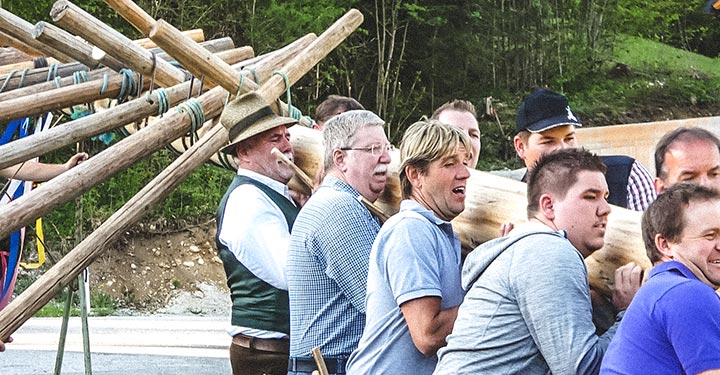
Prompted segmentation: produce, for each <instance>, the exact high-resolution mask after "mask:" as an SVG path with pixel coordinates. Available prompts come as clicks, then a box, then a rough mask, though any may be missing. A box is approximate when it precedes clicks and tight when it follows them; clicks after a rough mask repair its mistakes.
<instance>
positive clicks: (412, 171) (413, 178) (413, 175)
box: [405, 165, 422, 188]
mask: <svg viewBox="0 0 720 375" xmlns="http://www.w3.org/2000/svg"><path fill="white" fill-rule="evenodd" d="M405 175H406V176H407V179H408V181H410V185H412V186H413V187H417V188H421V187H422V181H420V175H421V173H420V169H418V168H417V167H415V166H412V165H406V166H405Z"/></svg>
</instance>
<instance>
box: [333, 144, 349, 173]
mask: <svg viewBox="0 0 720 375" xmlns="http://www.w3.org/2000/svg"><path fill="white" fill-rule="evenodd" d="M346 157H347V154H346V153H345V152H344V151H343V150H340V149H337V148H336V149H334V150H333V154H332V159H333V164H334V165H335V168H336V169H337V170H339V171H340V172H343V173H345V172H347V166H346V165H345V162H346V160H345V158H346Z"/></svg>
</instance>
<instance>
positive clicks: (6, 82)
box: [0, 69, 17, 92]
mask: <svg viewBox="0 0 720 375" xmlns="http://www.w3.org/2000/svg"><path fill="white" fill-rule="evenodd" d="M15 73H17V70H15V69H13V70H11V71H10V73H8V75H7V76H6V77H5V82H3V84H2V86H0V92H3V91H5V88H6V87H7V85H8V83H10V80H11V79H12V77H13V76H14V75H15Z"/></svg>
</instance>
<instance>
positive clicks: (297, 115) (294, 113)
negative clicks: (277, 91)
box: [273, 70, 303, 121]
mask: <svg viewBox="0 0 720 375" xmlns="http://www.w3.org/2000/svg"><path fill="white" fill-rule="evenodd" d="M275 74H277V75H279V76H280V77H282V78H283V81H285V87H286V88H287V91H286V95H285V97H286V101H287V106H288V116H289V117H292V118H294V119H295V120H298V121H300V119H301V118H302V115H303V114H302V112H300V110H299V109H298V108H296V107H293V105H292V102H291V99H292V98H291V95H290V78H288V76H287V73H285V72H283V71H281V70H276V71H274V72H273V75H275Z"/></svg>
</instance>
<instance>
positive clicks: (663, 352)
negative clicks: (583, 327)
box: [600, 261, 720, 375]
mask: <svg viewBox="0 0 720 375" xmlns="http://www.w3.org/2000/svg"><path fill="white" fill-rule="evenodd" d="M718 368H720V297H719V296H718V295H717V294H716V293H715V290H713V289H712V288H711V287H710V286H709V285H707V284H705V283H703V282H701V281H700V280H698V278H697V277H695V275H694V274H693V273H692V272H691V271H690V270H689V269H688V268H687V267H685V265H683V264H682V263H679V262H676V261H670V262H664V263H662V264H660V265H658V266H657V267H655V268H653V270H652V271H651V272H650V279H649V280H648V282H647V283H646V284H645V285H643V286H642V287H641V288H640V290H639V291H638V293H637V294H636V295H635V298H633V301H632V303H631V304H630V307H628V309H627V311H626V312H625V316H624V317H623V320H622V322H621V323H620V328H618V330H617V333H616V334H615V338H613V341H612V342H611V343H610V346H609V347H608V351H607V353H606V354H605V358H604V359H603V363H602V367H601V368H600V374H638V375H639V374H697V373H700V372H703V371H707V370H711V369H718Z"/></svg>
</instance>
